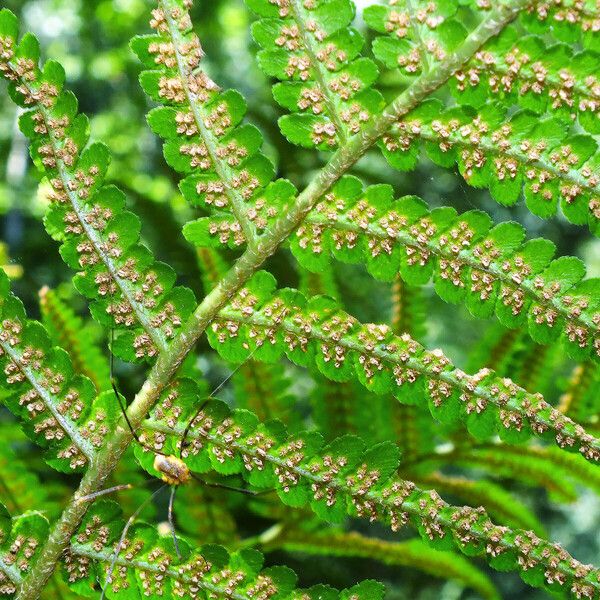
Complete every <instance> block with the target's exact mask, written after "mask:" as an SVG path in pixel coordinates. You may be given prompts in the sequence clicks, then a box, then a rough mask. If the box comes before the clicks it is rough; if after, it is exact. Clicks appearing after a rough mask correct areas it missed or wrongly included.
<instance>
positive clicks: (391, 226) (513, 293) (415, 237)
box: [291, 177, 600, 359]
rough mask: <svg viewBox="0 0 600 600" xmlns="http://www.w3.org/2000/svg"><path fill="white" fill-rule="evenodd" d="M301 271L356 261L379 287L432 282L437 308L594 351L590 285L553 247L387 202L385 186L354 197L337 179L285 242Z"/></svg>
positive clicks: (356, 190)
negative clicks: (440, 302)
mask: <svg viewBox="0 0 600 600" xmlns="http://www.w3.org/2000/svg"><path fill="white" fill-rule="evenodd" d="M291 247H292V252H293V253H294V255H295V256H296V258H297V259H298V260H299V261H300V263H301V264H302V266H303V267H305V268H307V269H310V270H312V271H319V270H320V269H322V268H323V266H324V265H325V264H327V263H328V262H329V261H330V260H331V258H330V257H331V256H332V255H333V257H335V258H337V259H338V260H341V261H343V262H349V263H358V262H364V263H366V265H367V269H368V270H369V272H370V273H371V274H372V275H374V276H375V277H377V278H378V279H382V280H384V281H392V280H393V279H394V278H395V277H397V275H398V274H400V276H401V277H402V279H403V280H404V281H405V282H406V283H407V284H410V285H423V284H425V283H427V282H428V281H429V280H430V279H432V278H433V281H434V288H435V291H436V293H437V294H438V295H439V296H440V297H441V298H442V299H444V300H446V301H447V302H452V303H458V302H464V303H465V304H466V305H467V307H468V309H469V310H470V312H471V313H472V314H473V315H475V316H478V317H489V316H490V315H492V314H494V313H495V314H496V316H497V317H498V319H499V320H500V322H501V323H502V324H503V325H505V326H507V327H510V328H515V327H521V326H524V325H526V326H527V328H528V330H529V334H530V335H531V337H532V338H533V340H534V341H536V342H537V343H540V344H548V343H550V342H552V341H554V340H556V339H557V338H560V340H561V342H562V343H563V345H564V347H565V348H566V350H567V352H568V353H569V355H570V356H572V357H574V358H576V359H581V358H585V357H587V356H590V355H591V356H592V357H596V358H597V356H599V353H600V346H598V344H599V343H600V342H599V341H598V340H599V335H600V329H599V326H598V319H600V316H599V315H600V304H599V302H600V301H599V295H598V290H599V289H600V288H599V280H598V279H597V278H595V279H584V276H585V267H584V265H583V263H582V262H581V261H580V260H579V259H577V258H574V257H560V258H557V259H554V260H553V256H554V253H555V248H554V245H553V244H552V243H551V242H549V241H547V240H544V239H535V240H529V241H525V229H524V228H523V227H522V226H521V225H519V224H517V223H513V222H508V223H500V224H498V225H496V226H494V227H492V223H491V220H490V218H489V217H488V216H487V215H486V214H485V213H482V212H480V211H469V212H466V213H464V214H462V215H457V214H456V212H455V211H454V209H451V208H438V209H434V210H432V211H430V210H429V209H428V208H427V206H426V205H425V203H424V202H423V201H422V200H420V199H418V198H415V197H413V196H407V197H404V198H401V199H399V200H394V199H393V194H392V190H391V188H390V187H389V186H371V187H369V188H367V189H366V190H364V191H363V188H362V184H361V183H360V182H359V181H358V180H357V179H355V178H352V177H343V178H342V179H341V180H340V181H339V182H338V183H337V184H336V185H335V186H334V187H333V188H332V190H331V192H330V193H329V194H327V196H326V198H325V199H324V200H323V202H321V203H320V204H319V205H318V206H317V207H316V208H315V210H314V211H313V212H312V213H310V214H309V215H308V217H307V218H306V220H305V222H304V224H303V225H301V226H300V227H299V228H298V230H297V232H296V235H295V237H293V238H292V241H291Z"/></svg>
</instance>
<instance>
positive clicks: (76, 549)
mask: <svg viewBox="0 0 600 600" xmlns="http://www.w3.org/2000/svg"><path fill="white" fill-rule="evenodd" d="M122 527H123V523H122V521H121V519H120V511H119V507H118V505H116V504H114V503H110V502H97V503H96V504H94V506H93V507H92V508H91V509H90V510H89V511H88V514H87V515H86V518H85V520H84V522H83V523H82V525H81V527H80V528H79V531H78V533H77V534H76V535H75V536H74V537H73V539H72V541H71V545H70V548H69V551H68V553H67V556H66V560H65V568H66V573H67V577H68V580H69V585H70V587H71V589H73V590H74V591H78V590H82V591H83V590H85V589H86V588H87V589H89V588H90V586H91V587H93V586H94V585H95V582H96V579H97V577H99V578H100V580H101V581H102V582H105V578H106V573H105V571H106V570H107V569H108V565H109V564H110V562H111V560H112V558H113V554H114V544H115V543H116V541H117V540H118V538H119V535H120V532H121V529H122ZM179 543H180V544H181V547H182V549H183V551H184V556H183V560H182V561H177V559H176V556H175V551H174V548H173V541H172V540H171V539H170V538H160V537H158V536H157V533H156V530H155V529H154V528H152V527H148V526H144V525H138V526H136V527H133V528H132V529H130V534H129V535H128V538H127V543H126V549H125V550H123V552H122V554H120V555H119V556H118V558H117V561H116V569H115V570H114V571H113V573H112V577H111V580H110V581H108V582H105V584H106V585H107V586H108V588H109V589H110V590H111V591H112V593H113V594H117V593H127V589H128V588H131V587H133V589H134V590H137V589H138V588H139V590H140V592H141V593H142V594H144V595H145V596H159V597H167V598H170V597H185V598H205V597H216V598H220V597H226V598H232V599H235V600H256V598H273V599H281V600H288V599H289V600H302V599H304V598H307V599H312V598H315V600H316V599H317V598H319V597H322V596H318V595H317V590H316V589H315V590H314V593H315V595H313V592H312V591H311V590H310V589H309V590H298V589H296V580H297V578H296V575H295V574H294V572H293V571H292V570H291V569H288V568H287V567H267V568H264V569H263V557H262V555H261V554H260V552H258V551H257V550H252V549H247V550H240V551H239V552H236V553H235V554H231V555H230V554H229V553H228V552H227V551H226V550H225V548H223V547H222V546H216V545H209V544H207V545H205V546H202V547H200V548H199V549H197V550H193V551H192V550H191V549H190V548H189V547H188V546H187V544H185V542H184V541H183V540H180V542H179ZM331 592H332V593H331V596H327V598H328V599H329V598H331V600H350V599H351V598H352V599H355V600H380V599H382V598H383V592H384V587H383V586H382V585H381V584H379V583H377V582H375V581H364V582H362V583H359V584H357V585H356V586H354V587H353V588H350V589H348V590H344V591H342V592H336V591H334V590H331Z"/></svg>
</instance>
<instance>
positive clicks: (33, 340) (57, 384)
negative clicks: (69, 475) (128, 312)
mask: <svg viewBox="0 0 600 600" xmlns="http://www.w3.org/2000/svg"><path fill="white" fill-rule="evenodd" d="M0 323H1V326H0V349H1V352H0V366H1V367H2V373H3V378H4V382H5V385H6V388H7V394H6V395H5V396H4V398H3V401H4V403H5V404H6V405H7V407H8V408H9V409H10V410H11V411H12V412H13V413H14V414H15V415H16V416H17V417H19V418H20V419H21V420H22V427H23V429H24V431H25V432H26V433H27V435H28V437H29V438H30V439H32V440H33V441H35V443H37V444H39V445H41V446H42V447H44V448H46V449H47V451H48V452H47V457H46V460H47V462H48V463H49V464H50V465H51V466H52V467H54V468H55V469H58V470H59V471H63V472H72V471H73V470H79V469H81V468H82V467H84V466H85V465H86V464H88V463H89V461H91V460H93V458H94V456H95V455H96V452H97V451H98V449H99V448H101V447H102V446H103V444H104V441H105V438H106V436H107V435H108V433H109V432H110V429H111V428H112V425H113V424H114V422H115V421H116V418H117V416H118V415H117V410H118V409H116V407H115V403H114V397H113V396H112V392H110V393H104V394H101V395H100V396H97V397H96V389H95V388H94V385H93V383H92V382H91V381H90V380H89V379H88V378H87V377H84V376H82V375H78V374H75V372H74V370H73V365H72V363H71V359H70V358H69V355H68V354H67V353H66V352H65V351H64V350H63V349H62V348H59V347H53V346H52V343H51V341H50V337H49V336H48V333H47V332H46V330H45V329H44V327H43V325H42V324H41V323H39V322H37V321H32V320H29V319H27V316H26V315H25V309H24V308H23V304H22V303H21V301H20V300H19V299H18V298H16V297H15V296H13V295H12V293H11V292H10V290H9V282H8V277H7V276H6V275H5V273H4V272H3V271H2V272H0Z"/></svg>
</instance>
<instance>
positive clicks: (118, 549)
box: [100, 484, 167, 600]
mask: <svg viewBox="0 0 600 600" xmlns="http://www.w3.org/2000/svg"><path fill="white" fill-rule="evenodd" d="M166 487H167V484H164V485H161V486H160V487H159V488H158V489H157V490H156V491H155V492H154V493H153V494H152V496H150V497H149V498H147V499H146V500H144V502H142V504H141V505H140V506H139V508H138V509H137V510H136V511H135V512H134V513H133V514H132V515H131V516H130V517H129V519H127V523H125V527H123V531H122V532H121V537H120V538H119V542H118V544H117V547H116V548H115V553H114V554H113V557H112V559H111V561H110V567H109V569H108V572H107V573H106V581H105V583H104V587H103V588H102V594H101V595H100V600H104V595H105V594H106V588H107V586H109V585H110V583H111V579H112V574H113V571H114V570H115V565H116V564H117V560H118V558H119V554H120V553H121V550H123V545H124V544H125V538H126V537H127V532H128V531H129V528H130V527H131V526H132V525H133V523H134V522H135V520H136V519H137V517H138V515H139V514H140V513H141V512H142V511H143V510H144V508H146V506H148V504H150V502H152V500H154V498H155V497H156V496H157V495H158V494H159V493H160V492H161V491H162V490H164V489H165V488H166Z"/></svg>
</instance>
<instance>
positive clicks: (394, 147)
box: [380, 100, 600, 234]
mask: <svg viewBox="0 0 600 600" xmlns="http://www.w3.org/2000/svg"><path fill="white" fill-rule="evenodd" d="M421 142H422V145H423V147H424V148H425V150H426V151H427V154H428V156H429V157H430V158H431V160H432V161H433V162H434V163H436V164H439V165H441V166H443V167H448V168H449V167H453V166H454V164H455V163H456V165H457V166H458V169H459V171H460V173H461V175H462V176H463V177H464V179H465V181H466V182H467V183H468V184H469V185H472V186H474V187H487V188H489V190H490V193H491V195H492V197H493V198H494V199H495V200H496V201H497V202H499V203H500V204H503V205H506V206H512V205H513V204H515V203H516V202H517V200H518V199H519V197H520V195H521V192H523V194H524V196H525V201H526V204H527V207H528V208H529V210H530V211H531V212H532V213H533V214H535V215H537V216H539V217H541V218H544V219H547V218H549V217H551V216H552V215H554V214H555V213H556V210H557V207H558V205H559V202H560V206H561V208H562V212H563V213H564V215H565V216H566V217H567V219H569V221H571V222H572V223H575V224H578V225H583V224H588V225H589V227H590V228H591V230H592V231H593V232H594V233H596V234H598V233H599V223H600V221H599V218H600V181H599V179H598V175H597V173H598V163H599V161H600V153H599V152H598V144H597V143H596V141H595V140H594V138H593V137H592V136H586V135H582V134H577V133H572V132H570V131H569V128H566V127H565V126H564V124H563V123H562V122H561V120H560V119H559V118H557V117H554V116H551V117H546V118H543V119H540V117H539V116H538V115H536V114H535V113H533V112H530V111H526V110H523V111H519V112H516V113H514V114H512V116H510V117H509V116H508V111H507V109H506V107H504V106H503V105H502V104H495V103H488V104H486V106H484V107H482V108H480V109H479V110H476V109H474V108H471V107H469V106H463V107H452V108H448V109H445V108H444V106H443V105H442V103H440V102H439V101H438V100H429V101H426V102H423V103H422V104H421V106H419V108H417V109H415V111H413V112H412V113H411V114H409V115H407V116H406V117H404V118H403V119H401V120H400V121H399V122H397V123H396V124H395V125H394V127H393V128H392V129H391V130H390V132H389V133H387V134H386V135H385V136H384V137H383V138H382V141H381V143H380V146H381V148H382V150H383V153H384V155H385V157H386V158H387V160H388V162H389V163H390V165H392V166H393V167H395V168H397V169H400V170H402V171H406V170H412V169H414V168H415V166H416V164H417V160H418V156H419V150H420V147H421V144H420V143H421Z"/></svg>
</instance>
